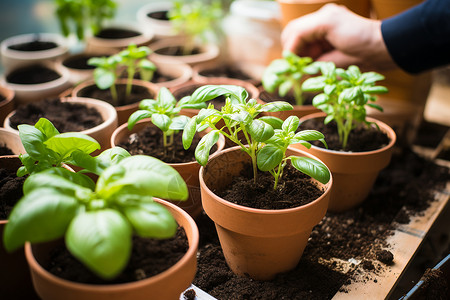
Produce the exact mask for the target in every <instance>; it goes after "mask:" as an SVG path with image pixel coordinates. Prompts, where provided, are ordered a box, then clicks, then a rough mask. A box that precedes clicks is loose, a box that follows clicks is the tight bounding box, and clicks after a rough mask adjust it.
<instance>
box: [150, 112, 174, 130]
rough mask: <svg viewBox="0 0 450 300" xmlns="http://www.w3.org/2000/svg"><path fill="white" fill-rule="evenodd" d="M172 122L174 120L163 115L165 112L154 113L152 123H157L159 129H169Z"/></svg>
mask: <svg viewBox="0 0 450 300" xmlns="http://www.w3.org/2000/svg"><path fill="white" fill-rule="evenodd" d="M171 122H172V120H171V119H170V118H169V117H168V116H166V115H163V114H153V115H152V123H153V124H155V125H156V127H158V128H159V129H161V130H162V131H164V132H165V131H167V130H169V127H170V123H171Z"/></svg>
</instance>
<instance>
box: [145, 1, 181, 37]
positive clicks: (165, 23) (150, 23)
mask: <svg viewBox="0 0 450 300" xmlns="http://www.w3.org/2000/svg"><path fill="white" fill-rule="evenodd" d="M172 6H173V4H172V2H171V1H152V2H149V3H147V4H145V5H144V6H142V7H139V8H138V10H137V12H136V19H137V21H138V22H139V24H140V25H141V26H142V28H143V29H144V30H150V31H152V32H154V33H155V38H156V39H164V38H168V37H173V36H175V35H177V34H176V33H175V30H174V29H173V26H172V23H171V22H170V21H169V20H158V19H155V18H150V17H149V16H148V14H150V13H152V12H160V11H169V10H170V9H171V8H172Z"/></svg>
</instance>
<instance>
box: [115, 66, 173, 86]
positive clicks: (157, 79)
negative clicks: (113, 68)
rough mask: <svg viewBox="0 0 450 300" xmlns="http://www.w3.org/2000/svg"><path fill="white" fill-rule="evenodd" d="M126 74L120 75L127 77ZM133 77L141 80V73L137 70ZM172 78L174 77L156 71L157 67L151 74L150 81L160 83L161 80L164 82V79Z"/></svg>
mask: <svg viewBox="0 0 450 300" xmlns="http://www.w3.org/2000/svg"><path fill="white" fill-rule="evenodd" d="M127 76H128V75H127V74H126V73H125V74H123V76H121V77H122V78H127ZM134 79H138V80H142V79H141V75H140V74H139V73H138V72H137V73H136V74H135V75H134ZM174 79H175V77H172V76H169V75H165V74H162V73H161V72H159V71H158V69H156V71H155V73H154V74H153V78H152V80H151V82H153V83H162V82H166V81H170V80H174Z"/></svg>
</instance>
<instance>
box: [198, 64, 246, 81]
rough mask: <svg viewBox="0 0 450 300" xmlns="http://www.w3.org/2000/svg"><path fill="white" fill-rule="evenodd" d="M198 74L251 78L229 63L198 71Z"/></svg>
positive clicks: (241, 78)
mask: <svg viewBox="0 0 450 300" xmlns="http://www.w3.org/2000/svg"><path fill="white" fill-rule="evenodd" d="M199 74H200V75H202V76H205V77H226V78H235V79H240V80H250V79H252V78H251V77H250V76H248V75H247V74H245V73H244V72H243V71H241V70H239V69H238V68H236V67H233V66H230V65H222V66H218V67H216V68H214V69H207V70H203V71H200V72H199Z"/></svg>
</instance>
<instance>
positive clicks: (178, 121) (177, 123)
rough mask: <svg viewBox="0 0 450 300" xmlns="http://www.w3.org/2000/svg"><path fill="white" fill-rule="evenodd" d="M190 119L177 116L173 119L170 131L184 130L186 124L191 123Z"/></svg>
mask: <svg viewBox="0 0 450 300" xmlns="http://www.w3.org/2000/svg"><path fill="white" fill-rule="evenodd" d="M189 120H190V118H189V117H188V116H183V115H181V116H176V117H174V118H173V119H172V123H171V124H170V127H169V129H170V130H183V129H184V127H185V126H186V124H187V123H188V122H189Z"/></svg>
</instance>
